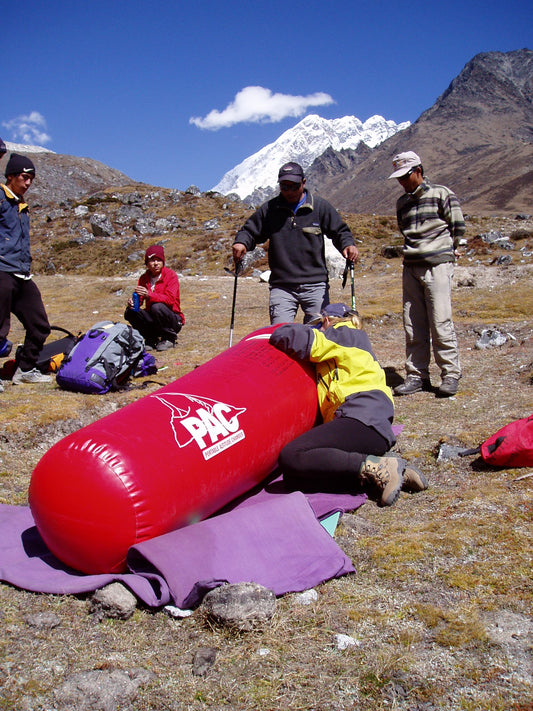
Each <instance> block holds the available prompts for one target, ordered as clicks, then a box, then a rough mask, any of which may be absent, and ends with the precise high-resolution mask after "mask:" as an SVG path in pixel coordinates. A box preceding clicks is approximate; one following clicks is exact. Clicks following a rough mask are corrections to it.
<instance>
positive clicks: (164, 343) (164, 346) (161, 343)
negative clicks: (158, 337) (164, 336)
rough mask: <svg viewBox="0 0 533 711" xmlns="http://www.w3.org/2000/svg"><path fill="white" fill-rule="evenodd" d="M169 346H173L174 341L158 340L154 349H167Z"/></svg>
mask: <svg viewBox="0 0 533 711" xmlns="http://www.w3.org/2000/svg"><path fill="white" fill-rule="evenodd" d="M169 348H174V343H173V342H172V341H159V343H158V344H157V346H156V347H155V349H156V351H168V350H169Z"/></svg>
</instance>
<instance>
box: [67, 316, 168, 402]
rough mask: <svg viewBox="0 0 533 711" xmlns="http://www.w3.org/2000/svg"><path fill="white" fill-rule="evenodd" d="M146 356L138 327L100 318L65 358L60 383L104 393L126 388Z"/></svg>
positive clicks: (72, 387) (83, 391)
mask: <svg viewBox="0 0 533 711" xmlns="http://www.w3.org/2000/svg"><path fill="white" fill-rule="evenodd" d="M144 355H145V350H144V339H143V337H142V336H141V334H140V333H139V332H138V331H137V330H135V329H134V328H132V327H131V326H129V325H126V324H123V323H113V321H99V322H98V323H96V324H95V325H94V326H93V327H92V328H91V329H89V331H87V333H86V334H85V335H84V336H83V338H82V339H81V340H80V341H79V342H78V343H77V344H76V345H75V346H74V348H73V349H72V350H71V351H70V353H69V354H68V356H67V357H66V358H65V359H64V360H63V362H62V363H61V367H60V368H59V370H58V372H57V375H56V380H57V384H58V385H59V387H61V388H63V389H64V390H72V391H74V392H81V393H97V394H100V395H101V394H103V393H107V392H109V391H110V390H122V389H124V388H125V387H127V385H126V384H127V380H128V378H129V377H130V376H131V375H132V374H133V373H134V372H135V370H136V368H137V366H138V365H139V363H140V361H141V360H142V359H143V357H144ZM147 355H148V354H147ZM154 367H155V361H154ZM139 374H141V373H139Z"/></svg>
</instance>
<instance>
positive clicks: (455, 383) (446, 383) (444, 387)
mask: <svg viewBox="0 0 533 711" xmlns="http://www.w3.org/2000/svg"><path fill="white" fill-rule="evenodd" d="M458 390H459V378H454V377H452V376H451V375H446V376H444V378H443V379H442V383H441V384H440V387H439V389H438V390H437V395H438V396H440V397H452V395H455V394H456V393H457V391H458Z"/></svg>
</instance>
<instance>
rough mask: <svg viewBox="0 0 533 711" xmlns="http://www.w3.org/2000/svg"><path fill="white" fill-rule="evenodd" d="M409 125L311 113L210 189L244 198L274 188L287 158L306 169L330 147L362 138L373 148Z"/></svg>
mask: <svg viewBox="0 0 533 711" xmlns="http://www.w3.org/2000/svg"><path fill="white" fill-rule="evenodd" d="M409 125H410V124H409V121H405V122H404V123H400V124H396V123H395V122H394V121H387V120H385V119H384V118H383V117H382V116H377V115H376V116H371V117H370V118H369V119H368V120H367V121H365V122H364V123H363V122H362V121H360V120H359V119H358V118H356V117H355V116H344V117H343V118H338V119H324V118H321V117H320V116H317V115H316V114H311V115H309V116H306V117H305V118H303V119H302V120H301V121H300V122H299V123H297V124H296V126H293V128H290V129H288V130H287V131H285V132H284V133H282V134H281V136H280V137H279V138H278V139H277V140H276V141H274V143H270V144H269V145H267V146H265V147H264V148H261V150H260V151H258V152H257V153H254V154H253V155H251V156H248V158H245V159H244V160H243V161H242V163H239V165H237V166H235V168H232V169H231V170H230V171H228V172H227V173H226V174H225V175H224V177H223V178H222V180H221V181H220V182H219V183H218V184H217V185H215V187H214V188H213V190H214V191H216V192H219V193H222V194H223V195H227V194H228V193H237V195H239V197H240V198H241V199H244V198H246V197H248V196H249V195H251V194H252V193H253V192H254V191H255V190H256V189H264V188H274V187H275V186H276V183H277V177H278V169H279V167H280V166H281V165H283V163H286V162H287V161H296V162H297V163H300V165H301V166H302V167H303V169H304V170H306V169H307V168H308V167H309V166H310V165H311V163H312V162H313V161H314V160H315V158H318V156H320V155H322V153H324V151H325V150H326V149H327V148H328V147H329V146H331V147H332V148H333V149H334V150H336V151H340V150H342V149H343V148H352V149H355V148H357V146H358V145H359V143H360V142H361V141H362V142H363V143H365V144H366V145H367V146H369V147H370V148H374V146H377V145H378V144H379V143H381V142H382V141H384V140H385V139H386V138H390V137H391V136H393V135H394V134H395V133H397V132H398V131H401V130H403V129H404V128H407V127H408V126H409Z"/></svg>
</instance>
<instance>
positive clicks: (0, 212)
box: [0, 153, 51, 385]
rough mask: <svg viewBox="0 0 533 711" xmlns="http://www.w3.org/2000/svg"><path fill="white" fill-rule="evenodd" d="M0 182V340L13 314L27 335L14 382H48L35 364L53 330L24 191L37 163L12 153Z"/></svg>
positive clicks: (15, 383)
mask: <svg viewBox="0 0 533 711" xmlns="http://www.w3.org/2000/svg"><path fill="white" fill-rule="evenodd" d="M5 175H6V182H5V185H4V184H2V185H0V343H2V342H3V341H4V340H5V339H6V337H7V334H8V332H9V323H10V321H9V318H10V314H15V316H16V317H17V318H18V320H19V321H20V322H21V323H22V325H23V326H24V329H25V331H26V337H25V339H24V344H23V346H22V350H21V354H20V359H19V365H18V368H17V370H16V371H15V374H14V375H13V384H14V385H19V384H20V383H47V382H50V380H51V378H50V376H49V375H43V374H42V373H41V372H40V371H39V370H38V369H37V368H36V367H35V364H36V362H37V358H38V356H39V353H40V352H41V349H42V347H43V344H44V342H45V340H46V338H47V336H48V334H49V333H50V324H49V323H48V317H47V315H46V311H45V308H44V304H43V300H42V298H41V294H40V291H39V289H38V288H37V286H36V285H35V283H34V282H33V280H32V275H31V273H30V267H31V255H30V216H29V209H28V205H27V204H26V203H25V202H24V201H23V197H24V194H25V193H26V191H27V190H28V188H29V187H30V185H31V184H32V182H33V179H34V178H35V166H34V165H33V163H32V161H31V160H30V159H29V158H27V157H26V156H22V155H18V154H17V153H12V154H11V156H10V158H9V160H8V162H7V165H6V171H5Z"/></svg>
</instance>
